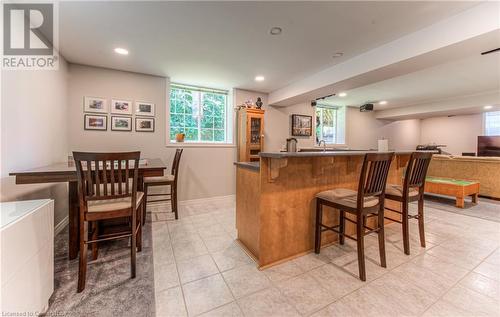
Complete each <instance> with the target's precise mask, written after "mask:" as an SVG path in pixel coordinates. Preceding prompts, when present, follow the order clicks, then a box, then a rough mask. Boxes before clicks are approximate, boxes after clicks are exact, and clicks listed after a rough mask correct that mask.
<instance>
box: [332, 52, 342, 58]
mask: <svg viewBox="0 0 500 317" xmlns="http://www.w3.org/2000/svg"><path fill="white" fill-rule="evenodd" d="M342 56H344V53H342V52H337V53H334V54H333V56H332V57H333V58H337V57H342Z"/></svg>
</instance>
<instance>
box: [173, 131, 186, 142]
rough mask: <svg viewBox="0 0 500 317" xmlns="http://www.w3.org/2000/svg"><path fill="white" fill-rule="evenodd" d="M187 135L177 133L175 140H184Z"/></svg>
mask: <svg viewBox="0 0 500 317" xmlns="http://www.w3.org/2000/svg"><path fill="white" fill-rule="evenodd" d="M185 137H186V135H185V134H184V133H177V134H176V135H175V142H184V138H185Z"/></svg>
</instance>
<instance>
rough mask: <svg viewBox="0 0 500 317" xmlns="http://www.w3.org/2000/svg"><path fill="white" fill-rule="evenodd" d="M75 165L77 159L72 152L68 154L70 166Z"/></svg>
mask: <svg viewBox="0 0 500 317" xmlns="http://www.w3.org/2000/svg"><path fill="white" fill-rule="evenodd" d="M73 166H75V159H74V158H73V155H72V154H69V155H68V167H73Z"/></svg>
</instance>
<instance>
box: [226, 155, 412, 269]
mask: <svg viewBox="0 0 500 317" xmlns="http://www.w3.org/2000/svg"><path fill="white" fill-rule="evenodd" d="M370 152H374V151H315V152H262V153H261V154H260V156H261V158H260V165H257V164H256V163H243V162H239V163H235V165H236V227H237V229H238V240H239V242H240V243H241V244H242V245H243V247H244V248H246V250H247V251H248V253H249V254H250V255H251V256H253V258H254V259H255V260H256V262H257V263H258V266H259V268H265V267H269V266H272V265H275V264H279V263H281V262H284V261H287V260H290V259H293V258H295V257H297V256H301V255H304V254H306V253H309V252H311V251H312V249H313V247H314V219H315V217H314V213H315V208H316V202H315V196H316V194H317V193H319V192H321V191H324V190H329V189H334V188H348V189H353V190H356V189H357V186H358V182H359V175H360V172H361V166H362V164H363V158H364V155H365V154H366V153H370ZM395 153H396V155H395V156H394V160H393V162H392V164H391V169H390V173H389V178H388V183H392V184H401V180H402V176H403V169H404V167H405V166H406V163H407V162H408V159H409V157H410V154H411V153H412V151H395ZM394 207H396V208H398V206H394V205H391V208H394ZM328 211H331V212H328ZM390 216H391V217H393V218H395V219H397V216H398V215H397V214H395V213H392V214H390ZM372 220H373V221H374V219H372ZM323 221H324V223H325V224H327V225H336V224H337V222H338V212H337V211H332V210H329V208H328V207H325V208H324V214H323ZM368 225H370V223H368ZM346 233H347V234H354V233H355V227H354V225H352V224H351V223H349V222H348V223H347V226H346ZM336 240H337V235H334V234H333V233H330V232H328V233H326V232H325V233H323V245H326V244H332V243H334V242H335V241H336Z"/></svg>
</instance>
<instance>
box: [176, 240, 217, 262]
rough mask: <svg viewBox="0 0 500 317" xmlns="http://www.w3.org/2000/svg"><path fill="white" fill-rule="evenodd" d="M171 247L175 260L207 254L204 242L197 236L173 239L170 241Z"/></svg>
mask: <svg viewBox="0 0 500 317" xmlns="http://www.w3.org/2000/svg"><path fill="white" fill-rule="evenodd" d="M172 247H173V249H174V254H175V259H176V260H177V261H179V260H186V259H191V258H194V257H197V256H200V255H204V254H208V250H207V248H206V247H205V244H204V243H203V241H202V240H201V238H199V237H198V238H193V239H191V240H181V241H177V242H175V241H174V242H172Z"/></svg>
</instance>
